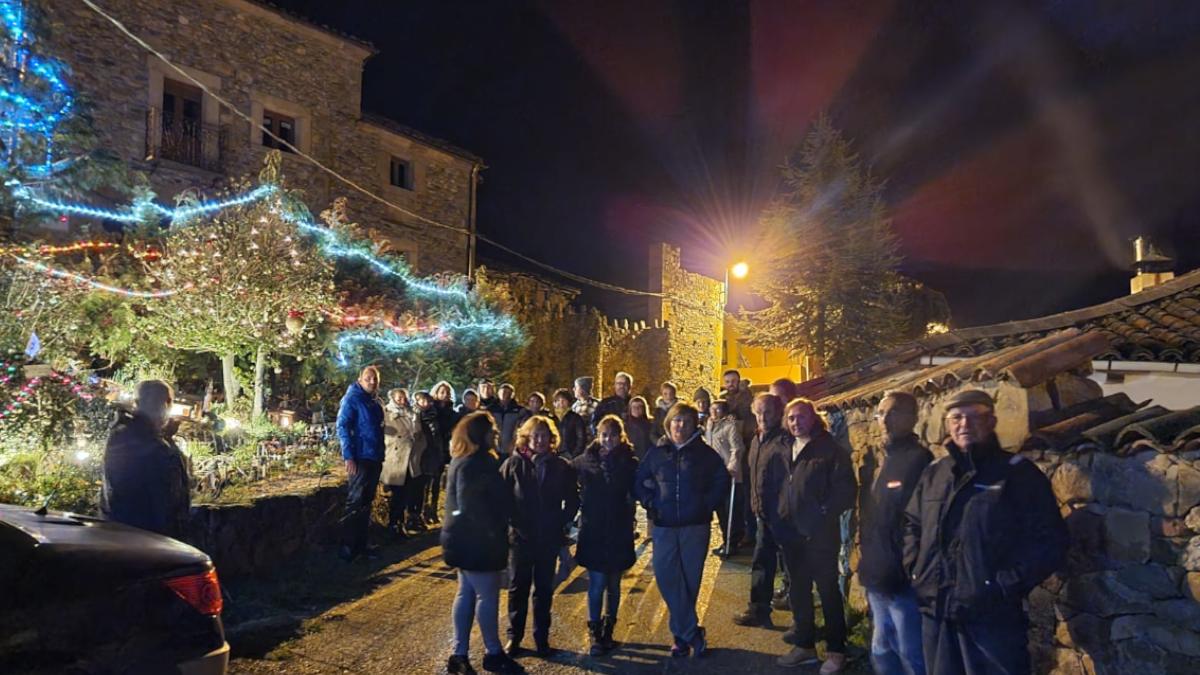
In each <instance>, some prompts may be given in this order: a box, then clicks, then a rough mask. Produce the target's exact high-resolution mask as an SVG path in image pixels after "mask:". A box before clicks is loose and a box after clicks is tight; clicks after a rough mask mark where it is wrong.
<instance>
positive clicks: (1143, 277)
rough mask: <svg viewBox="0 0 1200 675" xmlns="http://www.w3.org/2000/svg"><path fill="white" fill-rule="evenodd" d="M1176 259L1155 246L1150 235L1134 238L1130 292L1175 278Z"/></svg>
mask: <svg viewBox="0 0 1200 675" xmlns="http://www.w3.org/2000/svg"><path fill="white" fill-rule="evenodd" d="M1174 267H1175V261H1174V260H1172V259H1171V258H1168V257H1167V256H1165V255H1163V254H1162V252H1161V251H1159V250H1158V249H1157V248H1155V247H1154V244H1153V243H1152V242H1151V241H1150V238H1149V237H1144V236H1142V237H1138V238H1137V239H1134V240H1133V278H1132V279H1130V280H1129V293H1130V295H1133V294H1135V293H1141V292H1142V291H1144V290H1146V289H1147V288H1153V287H1154V286H1157V285H1159V284H1161V283H1165V282H1167V281H1170V280H1171V279H1174V278H1175V270H1174Z"/></svg>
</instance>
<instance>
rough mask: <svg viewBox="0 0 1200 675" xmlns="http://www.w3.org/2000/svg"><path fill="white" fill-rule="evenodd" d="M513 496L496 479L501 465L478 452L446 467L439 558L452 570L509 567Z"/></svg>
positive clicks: (501, 479)
mask: <svg viewBox="0 0 1200 675" xmlns="http://www.w3.org/2000/svg"><path fill="white" fill-rule="evenodd" d="M511 511H512V491H510V490H509V489H508V486H506V485H505V484H504V479H503V478H501V477H500V460H499V459H497V458H496V456H495V454H493V453H491V452H483V451H479V452H476V453H474V454H472V455H468V456H467V457H457V458H455V459H454V460H453V461H451V462H450V471H449V473H448V475H447V477H446V515H445V517H444V518H443V521H442V533H441V544H442V558H443V559H444V560H445V561H446V564H447V565H449V566H450V567H457V568H460V569H464V570H467V571H471V572H492V571H497V570H502V569H504V568H505V567H507V566H508V518H509V514H510V513H511Z"/></svg>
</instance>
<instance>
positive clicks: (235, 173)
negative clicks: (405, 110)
mask: <svg viewBox="0 0 1200 675" xmlns="http://www.w3.org/2000/svg"><path fill="white" fill-rule="evenodd" d="M35 5H36V7H37V9H39V10H41V13H42V14H43V15H44V18H45V21H44V24H45V31H44V35H42V36H41V38H42V39H43V45H42V47H43V48H44V49H45V50H46V51H47V52H48V53H50V54H51V55H53V56H55V57H56V58H59V59H61V60H62V61H64V62H65V63H66V64H67V65H68V66H69V67H70V74H69V75H68V77H67V81H68V83H69V84H70V85H71V86H72V87H73V89H74V90H75V92H76V94H77V96H78V97H79V98H80V99H82V100H83V101H84V102H85V103H87V104H88V105H89V107H90V113H91V117H92V126H93V127H94V128H95V129H96V130H97V131H98V132H99V134H100V135H101V137H102V139H103V141H104V145H105V146H106V147H108V148H110V149H111V150H113V151H114V152H116V153H117V154H118V155H119V156H121V157H123V158H126V159H128V160H130V161H131V162H133V163H134V165H135V166H136V167H137V168H140V169H144V170H146V171H148V172H149V174H150V178H151V183H152V185H153V187H154V188H155V190H156V191H157V192H158V193H159V196H160V198H162V199H165V200H168V201H169V200H170V199H171V198H172V197H173V196H174V195H175V194H177V193H178V192H179V191H181V190H184V189H187V188H199V189H211V188H215V187H220V186H222V185H224V184H225V182H226V179H227V177H235V178H236V177H240V176H244V175H255V174H257V173H258V171H259V169H260V168H261V166H262V160H263V157H264V156H265V154H266V152H267V148H265V147H264V146H263V145H262V143H261V131H260V130H258V129H256V128H252V127H251V125H250V124H249V123H248V122H246V121H245V120H244V119H241V118H240V117H237V116H235V115H234V114H233V113H232V112H231V111H229V110H228V109H224V108H223V107H222V106H221V105H220V104H219V103H217V102H216V101H215V100H214V99H212V98H211V97H209V96H207V95H205V96H204V97H203V102H202V108H203V122H204V124H205V126H206V128H207V129H208V131H205V132H204V138H205V140H204V141H203V143H204V145H205V149H204V150H203V153H204V154H205V156H206V157H208V156H209V155H212V157H216V158H219V161H217V162H215V163H209V166H208V169H209V170H205V169H201V168H197V167H196V166H192V165H189V164H186V163H181V162H173V161H170V160H167V159H154V160H152V161H145V160H146V159H147V156H148V155H147V137H148V135H149V136H152V137H153V136H154V134H152V133H150V131H149V130H148V126H149V125H153V124H157V122H154V120H155V119H157V116H156V114H155V113H154V112H153V109H154V108H157V107H159V106H161V104H162V97H161V92H162V87H163V82H164V78H167V79H176V80H182V78H181V77H180V76H179V75H178V74H177V73H175V72H174V71H172V70H171V69H170V67H169V66H167V65H166V64H165V63H163V62H162V61H161V60H159V59H158V58H157V57H155V56H153V55H151V54H150V53H149V52H147V51H146V50H144V49H143V48H142V47H140V46H138V45H136V44H135V43H133V42H132V41H131V40H130V39H129V38H128V37H126V36H124V35H122V34H121V33H119V32H118V31H117V29H116V28H115V27H114V26H113V25H111V24H110V23H108V22H107V21H105V20H104V19H103V18H102V17H100V16H99V15H97V14H95V13H94V12H93V11H92V10H90V9H89V8H88V7H87V6H86V5H84V4H82V3H79V2H75V1H73V0H36V2H35ZM106 10H107V11H109V12H110V13H112V14H113V16H115V17H116V18H117V19H118V20H120V21H121V22H122V23H124V24H125V25H126V26H127V27H128V28H129V29H130V30H131V31H132V32H133V33H135V34H136V35H138V36H140V37H142V38H143V39H145V40H146V41H147V42H148V43H150V44H151V45H152V46H154V47H155V48H156V49H159V50H160V51H162V52H163V53H164V54H166V55H167V57H168V58H170V59H171V60H172V61H173V62H175V63H177V64H178V65H180V66H182V67H184V68H185V69H187V70H188V72H189V74H190V75H192V76H193V77H195V78H196V79H198V80H200V81H201V82H203V83H204V84H205V85H206V86H207V87H209V88H210V89H212V90H214V91H215V92H216V93H217V94H219V95H220V96H221V97H222V98H224V99H225V100H227V101H229V102H230V103H231V104H232V105H233V106H235V107H236V108H237V109H238V110H239V111H241V112H243V113H246V114H249V115H250V116H251V117H252V118H254V119H256V120H261V119H262V114H263V110H264V109H266V110H274V111H276V112H278V113H281V114H284V115H289V116H291V117H294V118H295V120H296V124H297V128H298V141H297V145H298V146H299V147H300V148H301V149H302V150H304V151H305V152H307V153H308V154H310V155H312V156H313V157H315V158H316V159H318V160H319V161H321V162H322V163H324V164H326V165H327V166H330V167H331V168H333V169H334V170H335V171H337V172H339V173H341V174H343V175H345V176H347V177H348V178H350V179H351V180H353V181H355V182H357V183H358V184H360V185H362V186H364V187H366V188H367V189H369V190H371V191H372V192H375V193H376V194H380V195H381V196H383V197H385V198H386V199H389V200H390V201H393V202H395V203H398V204H399V205H400V206H402V207H404V208H405V209H407V210H410V211H413V212H415V213H418V214H420V215H422V216H425V217H427V218H430V219H433V220H437V221H439V222H444V223H447V224H449V225H453V226H455V227H461V228H466V227H467V226H468V224H469V218H470V204H471V199H472V189H473V181H474V177H473V167H474V166H475V164H476V163H477V161H478V160H477V159H474V158H471V157H470V156H469V155H467V154H466V153H461V152H451V151H448V150H447V149H444V146H441V145H435V144H433V143H430V142H425V141H424V140H423V139H422V138H420V137H419V135H417V134H411V133H405V130H404V128H403V127H399V126H398V125H394V124H391V123H388V122H387V121H386V120H375V119H364V118H363V115H362V112H361V109H360V104H361V91H362V69H363V62H364V61H365V59H366V58H368V57H369V56H370V55H371V54H372V53H373V51H372V49H371V48H370V47H369V46H368V45H364V44H362V43H359V42H356V41H353V40H350V39H347V38H344V37H341V36H338V35H334V34H332V33H330V32H328V31H324V30H322V29H320V28H317V27H315V26H312V25H309V24H307V23H305V22H303V21H300V20H298V19H292V18H289V17H287V16H284V15H282V14H280V13H279V12H278V11H276V10H273V9H270V8H267V7H264V6H262V5H259V4H256V3H251V2H246V1H244V0H189V1H188V2H182V1H180V0H122V2H118V3H110V4H109V5H108V6H107V7H106ZM283 155H284V163H283V174H284V178H285V180H286V181H287V184H288V185H289V186H290V187H294V188H299V189H302V190H303V191H304V197H305V201H306V202H307V203H308V205H309V208H310V209H311V210H312V211H313V213H314V215H315V214H319V213H320V212H321V211H322V210H324V209H325V208H327V207H328V206H329V205H330V203H332V201H333V200H334V199H335V198H337V197H341V196H344V197H348V198H349V206H350V215H351V217H352V218H354V219H355V220H356V221H357V222H358V223H359V224H360V225H362V226H364V227H366V228H369V229H371V230H372V231H373V234H374V235H375V236H377V237H379V238H382V239H385V240H388V241H389V242H390V243H391V244H392V246H393V248H395V249H398V250H400V251H404V252H406V253H407V254H408V256H409V258H410V260H411V259H412V258H415V259H416V262H417V266H418V268H419V269H420V270H421V271H422V272H433V271H443V270H451V271H455V272H465V271H466V256H467V254H466V246H467V238H466V235H465V234H464V233H458V232H450V231H447V230H442V229H438V228H433V227H431V226H428V225H426V224H423V223H421V222H420V220H418V219H415V218H412V217H411V216H408V215H405V214H402V213H400V212H399V211H396V210H394V209H391V208H389V207H386V206H384V205H381V204H379V203H377V202H375V201H373V200H371V199H370V198H368V197H366V196H365V195H362V194H361V193H358V192H356V191H354V190H353V189H352V188H350V187H348V186H346V185H344V184H343V183H341V182H339V181H337V180H336V179H335V178H333V177H332V176H329V175H328V174H326V173H324V172H323V171H321V170H320V169H318V168H317V167H315V166H313V165H311V164H310V163H308V162H307V161H305V160H303V159H301V158H300V157H298V156H295V155H293V154H291V153H286V152H285V153H283ZM392 155H395V156H397V157H400V158H402V159H404V160H406V161H408V162H410V167H411V169H412V175H413V178H412V188H413V189H411V190H406V189H402V188H397V187H392V186H391V185H390V180H389V173H388V170H389V166H390V163H389V159H390V157H391V156H392Z"/></svg>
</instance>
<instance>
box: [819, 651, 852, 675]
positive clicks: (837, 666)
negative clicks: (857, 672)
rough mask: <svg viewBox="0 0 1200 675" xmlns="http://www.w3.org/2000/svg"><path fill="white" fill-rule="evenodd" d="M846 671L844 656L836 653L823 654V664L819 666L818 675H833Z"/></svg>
mask: <svg viewBox="0 0 1200 675" xmlns="http://www.w3.org/2000/svg"><path fill="white" fill-rule="evenodd" d="M845 669H846V655H845V654H839V653H837V652H825V662H824V663H822V664H821V671H820V675H834V673H840V672H842V671H843V670H845Z"/></svg>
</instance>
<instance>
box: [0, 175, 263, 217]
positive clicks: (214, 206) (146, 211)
mask: <svg viewBox="0 0 1200 675" xmlns="http://www.w3.org/2000/svg"><path fill="white" fill-rule="evenodd" d="M278 189H279V188H278V187H276V186H274V185H270V184H268V185H260V186H258V187H256V188H254V189H253V190H250V191H248V192H245V193H243V194H240V195H236V196H233V197H229V198H226V199H213V200H208V201H204V202H200V203H199V204H191V205H187V206H177V207H174V208H171V207H168V206H164V205H162V204H159V203H157V202H153V201H140V202H134V204H133V206H131V207H128V208H125V209H106V208H102V207H99V206H91V205H89V204H80V203H71V202H65V201H60V200H56V199H47V198H45V197H40V196H38V195H36V194H34V193H33V192H32V191H31V190H29V188H27V187H25V186H23V185H18V186H15V187H14V188H13V190H12V192H13V196H15V197H17V198H18V199H21V200H23V201H26V202H29V203H31V204H35V205H37V206H40V207H42V208H43V209H47V210H51V211H57V212H59V213H67V214H73V215H78V216H91V217H93V218H101V219H103V220H110V221H113V222H118V223H129V224H132V223H143V222H146V221H148V220H152V219H153V216H154V215H155V214H157V217H160V218H165V219H167V220H168V221H170V222H171V223H172V224H175V223H178V222H185V221H188V220H191V219H193V218H196V217H198V216H203V215H208V214H212V213H216V212H218V211H223V210H225V209H228V208H232V207H235V206H245V205H246V204H251V203H254V202H256V201H259V200H261V199H266V198H267V197H270V196H271V195H272V194H274V193H275V192H276V191H277V190H278Z"/></svg>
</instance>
